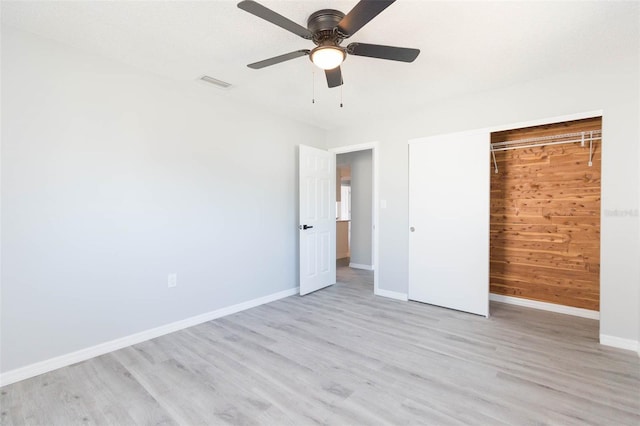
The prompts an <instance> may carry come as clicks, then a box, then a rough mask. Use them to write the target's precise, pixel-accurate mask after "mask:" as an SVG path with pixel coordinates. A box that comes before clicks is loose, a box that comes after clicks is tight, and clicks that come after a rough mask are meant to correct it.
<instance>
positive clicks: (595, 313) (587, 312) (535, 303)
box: [489, 293, 600, 320]
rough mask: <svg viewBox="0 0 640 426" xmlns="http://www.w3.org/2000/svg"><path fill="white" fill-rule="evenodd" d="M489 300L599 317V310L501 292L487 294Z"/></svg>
mask: <svg viewBox="0 0 640 426" xmlns="http://www.w3.org/2000/svg"><path fill="white" fill-rule="evenodd" d="M489 300H493V301H496V302H502V303H509V304H511V305H518V306H524V307H527V308H534V309H540V310H543V311H551V312H557V313H559V314H566V315H573V316H576V317H582V318H589V319H596V320H597V319H600V312H598V311H591V310H589V309H582V308H574V307H572V306H564V305H557V304H555V303H547V302H539V301H537V300H530V299H521V298H519V297H513V296H504V295H502V294H493V293H490V294H489Z"/></svg>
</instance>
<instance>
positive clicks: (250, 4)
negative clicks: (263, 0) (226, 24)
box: [238, 0, 313, 40]
mask: <svg viewBox="0 0 640 426" xmlns="http://www.w3.org/2000/svg"><path fill="white" fill-rule="evenodd" d="M238 7H239V8H240V9H242V10H244V11H246V12H249V13H250V14H252V15H255V16H257V17H258V18H262V19H264V20H265V21H268V22H271V23H272V24H274V25H277V26H279V27H280V28H284V29H285V30H287V31H291V32H292V33H294V34H296V35H299V36H300V37H302V38H305V39H307V40H311V38H312V37H313V34H311V31H309V30H308V29H306V28H305V27H303V26H302V25H299V24H296V23H295V22H293V21H292V20H291V19H288V18H285V17H284V16H282V15H280V14H278V13H276V12H274V11H273V10H271V9H269V8H267V7H264V6H263V5H261V4H260V3H257V2H255V1H253V0H243V1H241V2H240V3H238Z"/></svg>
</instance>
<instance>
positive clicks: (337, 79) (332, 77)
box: [324, 67, 343, 88]
mask: <svg viewBox="0 0 640 426" xmlns="http://www.w3.org/2000/svg"><path fill="white" fill-rule="evenodd" d="M324 74H325V75H326V76H327V85H329V88H332V87H338V86H342V83H343V81H342V71H341V70H340V67H335V68H334V69H332V70H324Z"/></svg>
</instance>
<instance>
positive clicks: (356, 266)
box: [349, 263, 373, 271]
mask: <svg viewBox="0 0 640 426" xmlns="http://www.w3.org/2000/svg"><path fill="white" fill-rule="evenodd" d="M349 268H354V269H365V270H367V271H373V265H363V264H361V263H349Z"/></svg>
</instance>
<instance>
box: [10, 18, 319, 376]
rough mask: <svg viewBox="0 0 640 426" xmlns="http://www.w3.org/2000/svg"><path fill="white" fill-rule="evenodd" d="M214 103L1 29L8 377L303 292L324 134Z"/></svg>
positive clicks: (221, 99)
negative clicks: (300, 281)
mask: <svg viewBox="0 0 640 426" xmlns="http://www.w3.org/2000/svg"><path fill="white" fill-rule="evenodd" d="M194 77H195V76H194ZM212 91H213V92H212ZM202 93H203V95H201V96H200V95H195V94H185V92H184V91H183V90H182V87H181V86H179V85H178V83H173V82H170V81H167V80H164V79H162V78H157V77H155V76H153V75H147V74H143V73H139V72H138V71H137V70H135V69H131V68H129V67H126V66H123V65H120V64H118V63H115V62H111V61H107V60H103V59H99V58H97V57H94V56H92V55H89V54H85V53H83V52H80V51H76V50H72V49H69V48H66V47H63V46H62V45H58V44H56V43H53V42H49V41H46V40H43V39H40V38H37V37H34V36H30V35H27V34H26V33H22V32H19V31H17V30H11V29H9V28H7V27H6V26H5V27H4V28H3V29H2V200H1V201H2V277H1V278H2V301H1V303H2V305H1V311H2V314H1V315H2V316H1V322H2V326H1V327H2V328H1V338H2V344H1V347H2V349H1V354H0V355H1V367H0V369H1V371H2V372H6V371H8V370H12V369H16V368H18V367H22V366H25V365H28V364H31V363H35V362H38V361H42V360H46V359H49V358H52V357H55V356H58V355H63V354H66V353H69V352H72V351H76V350H79V349H82V348H86V347H89V346H92V345H96V344H98V343H101V342H104V341H107V340H111V339H115V338H120V337H122V336H127V335H130V334H132V333H136V332H140V331H143V330H147V329H150V328H153V327H158V326H161V325H164V324H167V323H171V322H174V321H178V320H181V319H184V318H188V317H191V316H195V315H198V314H202V313H205V312H209V311H212V310H216V309H219V308H221V307H225V306H229V305H233V304H236V303H240V302H243V301H247V300H251V299H254V298H258V297H261V296H265V295H269V294H273V293H276V292H279V291H282V290H285V289H291V288H294V287H296V286H297V277H298V272H297V256H298V254H297V233H298V231H297V228H296V225H297V187H296V182H297V178H296V176H297V171H296V169H297V160H296V158H297V150H296V147H297V145H298V144H300V143H304V144H307V145H314V146H322V145H323V144H324V132H322V131H320V130H318V129H315V128H312V127H309V126H306V125H301V124H296V123H295V122H292V121H290V120H286V119H282V118H279V117H276V116H272V115H269V114H268V113H265V112H264V111H258V110H252V109H251V108H248V107H240V106H237V105H233V104H232V103H230V102H229V101H227V100H225V99H224V97H223V95H222V94H221V95H220V96H218V93H220V92H217V89H214V88H209V87H205V86H202ZM204 93H206V95H205V94H204ZM212 93H214V94H213V95H212ZM172 272H176V273H177V274H178V286H177V287H175V288H173V289H168V288H167V274H169V273H172Z"/></svg>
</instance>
